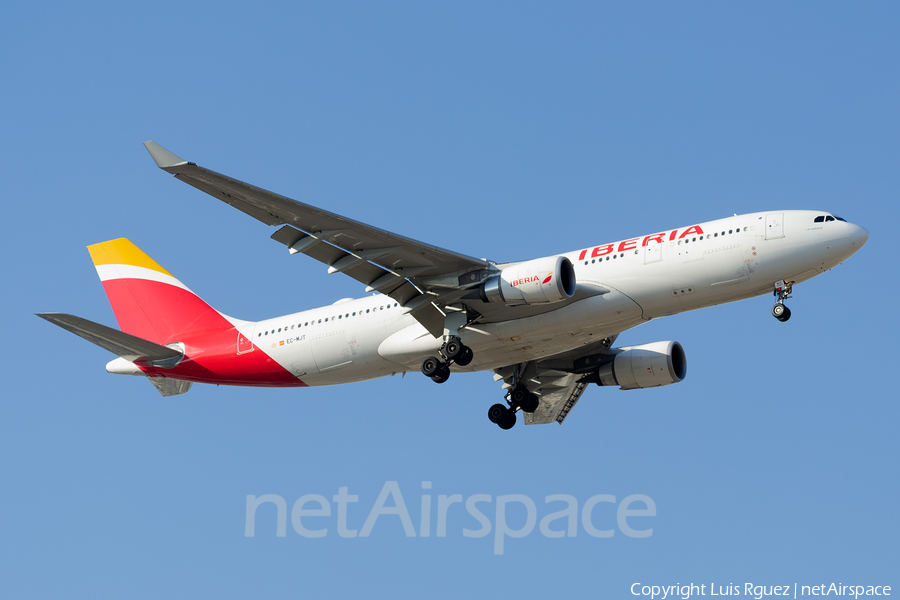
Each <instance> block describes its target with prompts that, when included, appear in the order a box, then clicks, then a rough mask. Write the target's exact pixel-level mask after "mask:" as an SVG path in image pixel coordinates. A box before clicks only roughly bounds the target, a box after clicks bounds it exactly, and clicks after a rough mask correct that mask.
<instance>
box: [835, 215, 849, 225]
mask: <svg viewBox="0 0 900 600" xmlns="http://www.w3.org/2000/svg"><path fill="white" fill-rule="evenodd" d="M834 218H835V219H837V220H838V221H843V222H844V223H846V222H847V219H842V218H840V217H839V216H837V215H834Z"/></svg>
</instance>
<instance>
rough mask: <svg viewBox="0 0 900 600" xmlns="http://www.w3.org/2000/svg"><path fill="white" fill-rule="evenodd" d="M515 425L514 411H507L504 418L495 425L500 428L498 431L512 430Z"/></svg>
mask: <svg viewBox="0 0 900 600" xmlns="http://www.w3.org/2000/svg"><path fill="white" fill-rule="evenodd" d="M515 424H516V411H514V410H507V411H506V418H505V419H503V420H502V421H500V422H499V423H497V425H499V426H500V429H512V428H513V425H515Z"/></svg>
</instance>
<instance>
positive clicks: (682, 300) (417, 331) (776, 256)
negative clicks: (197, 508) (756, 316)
mask: <svg viewBox="0 0 900 600" xmlns="http://www.w3.org/2000/svg"><path fill="white" fill-rule="evenodd" d="M144 145H145V146H146V148H147V150H148V151H149V152H150V155H151V156H152V157H153V159H154V161H155V162H156V164H157V166H159V167H160V168H161V169H163V170H164V171H167V172H169V173H172V174H173V175H175V177H176V178H178V179H180V180H182V181H184V182H185V183H188V184H190V185H192V186H194V187H195V188H197V189H199V190H201V191H203V192H206V193H207V194H210V195H211V196H214V197H215V198H218V199H219V200H222V201H223V202H225V203H226V204H230V205H231V206H233V207H235V208H237V209H238V210H241V211H243V212H244V213H246V214H248V215H250V216H251V217H253V218H255V219H258V220H259V221H262V222H263V223H265V224H267V225H271V226H278V229H277V230H276V231H275V232H274V233H273V234H272V236H271V237H272V239H274V240H275V241H277V242H279V243H281V244H283V245H284V246H285V247H286V249H287V250H288V251H290V252H291V253H292V254H305V255H306V256H309V257H311V258H313V259H315V260H318V261H320V262H322V263H324V264H325V265H327V267H328V273H343V274H345V275H347V276H349V277H352V278H353V279H355V280H357V281H359V282H360V283H362V284H363V285H365V286H366V292H367V293H368V294H369V295H367V296H365V297H363V298H359V299H349V298H348V299H343V300H339V301H337V302H335V303H334V304H332V305H330V306H324V307H321V308H313V309H309V310H304V311H301V312H297V313H293V314H290V315H285V316H281V317H275V318H272V319H266V320H263V321H255V322H251V321H242V320H240V319H235V318H232V317H229V316H226V315H224V314H222V313H220V312H218V311H216V310H215V309H214V308H212V307H211V306H210V305H209V304H207V303H206V302H205V301H203V300H202V299H200V298H199V297H198V296H197V295H196V294H194V293H193V292H191V290H190V289H188V288H187V287H186V286H185V285H184V284H182V283H181V282H180V281H179V280H178V279H176V278H175V277H174V276H173V275H172V274H171V273H169V272H168V271H167V270H166V269H164V268H163V267H162V266H160V265H159V264H157V263H156V262H155V261H154V260H153V259H151V258H150V257H149V256H148V255H146V254H145V253H144V252H142V251H141V250H140V249H138V248H137V246H135V245H134V244H132V243H131V242H130V241H128V240H126V239H116V240H111V241H107V242H102V243H99V244H95V245H92V246H89V247H88V250H89V251H90V255H91V258H92V260H93V262H94V265H95V266H96V268H97V273H98V275H99V276H100V280H101V281H102V282H103V287H104V289H105V291H106V294H107V296H108V298H109V301H110V304H111V305H112V308H113V311H114V313H115V316H116V320H117V321H118V323H119V327H120V330H119V329H114V328H111V327H107V326H104V325H101V324H98V323H94V322H91V321H88V320H86V319H82V318H80V317H76V316H73V315H68V314H62V313H39V316H41V317H43V318H44V319H46V320H48V321H50V322H52V323H54V324H56V325H59V326H60V327H63V328H64V329H67V330H69V331H71V332H73V333H75V334H77V335H79V336H81V337H83V338H85V339H87V340H88V341H90V342H93V343H94V344H97V345H98V346H100V347H102V348H105V349H106V350H109V351H111V352H112V353H114V354H115V355H117V356H118V358H116V359H114V360H112V361H111V362H110V363H109V364H108V365H107V366H106V370H107V371H108V372H110V373H118V374H126V375H138V376H142V377H146V378H148V379H149V381H150V382H151V383H152V384H153V385H154V386H156V388H157V389H158V390H159V392H160V393H162V394H163V395H164V396H171V395H176V394H183V393H185V392H187V391H188V390H189V389H190V388H191V385H192V383H212V384H221V385H242V386H263V387H305V386H319V385H333V384H339V383H349V382H355V381H362V380H367V379H373V378H375V377H383V376H386V375H392V374H396V373H406V372H410V371H421V372H422V373H424V375H425V376H427V377H429V378H431V379H432V380H434V381H435V382H436V383H444V382H446V381H447V380H448V378H449V377H450V374H451V373H452V372H465V371H486V370H491V371H493V372H494V373H495V375H494V379H495V380H497V381H502V382H503V383H502V387H503V389H504V390H505V391H504V394H505V397H504V399H503V401H502V402H498V403H496V404H494V405H493V406H491V407H490V408H489V410H488V418H489V419H490V420H491V421H492V422H493V423H495V424H497V425H498V426H499V427H500V428H502V429H510V428H511V427H513V425H515V423H516V420H517V417H516V415H517V414H519V413H521V414H522V415H523V420H524V422H525V423H526V424H538V423H551V422H554V421H555V422H557V423H562V422H563V421H564V420H565V419H566V417H567V416H568V415H569V413H570V412H571V410H572V408H573V407H574V406H575V403H576V402H577V401H578V399H579V398H580V397H581V395H582V393H583V392H584V390H585V388H586V387H587V386H588V384H590V383H596V384H599V385H601V386H615V387H619V388H621V389H626V390H630V389H639V388H649V387H658V386H664V385H669V384H673V383H678V382H680V381H682V380H683V379H684V377H685V375H686V373H687V360H686V357H685V353H684V349H683V348H682V347H681V345H680V344H679V343H678V342H674V341H663V342H654V343H650V344H643V345H636V346H624V347H614V346H613V344H614V342H615V340H616V338H617V336H618V335H619V334H621V333H622V332H624V331H626V330H628V329H631V328H632V327H635V326H637V325H640V324H641V323H645V322H647V321H649V320H651V319H656V318H659V317H664V316H667V315H674V314H677V313H682V312H685V311H689V310H695V309H698V308H704V307H707V306H714V305H717V304H723V303H725V302H734V301H736V300H742V299H745V298H752V297H754V296H760V295H765V294H774V296H775V299H776V301H775V305H774V306H773V307H772V315H773V316H774V317H775V318H776V319H778V320H779V321H787V320H788V319H789V318H790V316H791V312H790V310H789V309H788V307H787V306H786V304H785V300H786V299H788V298H789V297H790V294H791V291H792V287H793V286H794V285H796V284H797V283H800V282H802V281H805V280H807V279H810V278H812V277H815V276H816V275H819V274H821V273H824V272H825V271H827V270H829V269H831V268H832V267H834V266H836V265H838V264H840V263H841V262H843V261H844V260H846V259H847V258H849V257H850V256H851V255H853V254H854V253H855V252H856V251H858V250H859V249H860V248H861V247H862V246H863V245H864V244H865V243H866V241H867V240H868V238H869V234H868V232H867V231H866V230H865V229H863V228H862V227H860V226H858V225H854V224H852V223H849V222H847V221H845V220H844V219H842V218H841V217H839V216H837V215H834V214H832V213H829V212H826V211H810V210H772V211H767V212H760V213H753V214H746V215H735V216H732V217H727V218H724V219H718V220H715V221H708V222H706V223H696V224H689V225H685V226H681V227H676V228H674V229H668V230H666V231H660V232H651V233H649V234H647V235H642V236H638V237H634V238H631V239H627V240H620V241H616V242H611V243H609V242H604V243H602V244H598V245H596V246H591V247H588V248H579V249H576V250H572V251H569V252H564V253H562V254H558V255H554V256H547V257H543V258H536V259H533V260H526V261H521V262H508V263H498V262H493V261H490V260H484V259H479V258H473V257H470V256H466V255H464V254H459V253H457V252H454V251H451V250H445V249H443V248H437V247H435V246H431V245H429V244H425V243H422V242H418V241H416V240H413V239H409V238H406V237H403V236H400V235H397V234H395V233H391V232H388V231H384V230H381V229H378V228H376V227H372V226H370V225H366V224H364V223H359V222H357V221H354V220H352V219H348V218H346V217H343V216H340V215H337V214H333V213H331V212H328V211H325V210H322V209H320V208H316V207H314V206H310V205H308V204H304V203H301V202H297V201H294V200H291V199H289V198H285V197H284V196H280V195H278V194H274V193H271V192H268V191H265V190H263V189H261V188H258V187H255V186H252V185H249V184H246V183H243V182H241V181H238V180H236V179H233V178H231V177H227V176H224V175H221V174H219V173H216V172H213V171H210V170H208V169H205V168H203V167H200V166H197V165H196V164H194V163H192V162H187V161H185V160H182V159H181V158H179V157H177V156H175V155H174V154H172V153H171V152H169V151H167V150H165V149H164V148H162V147H161V146H159V145H158V144H156V143H154V142H147V143H145V144H144Z"/></svg>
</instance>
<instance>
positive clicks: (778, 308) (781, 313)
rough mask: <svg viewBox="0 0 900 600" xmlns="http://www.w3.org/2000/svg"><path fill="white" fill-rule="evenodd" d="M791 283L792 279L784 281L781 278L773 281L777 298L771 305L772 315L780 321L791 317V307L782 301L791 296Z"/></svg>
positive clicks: (792, 283)
mask: <svg viewBox="0 0 900 600" xmlns="http://www.w3.org/2000/svg"><path fill="white" fill-rule="evenodd" d="M793 285H794V282H793V281H788V282H785V281H784V280H783V279H782V280H780V281H776V282H775V296H777V298H778V300H777V301H776V302H775V306H773V307H772V316H773V317H775V318H776V319H778V320H779V321H781V322H782V323H784V322H785V321H787V320H788V319H790V318H791V309H789V308H788V307H787V306H786V305H785V304H784V301H785V300H787V299H788V298H790V297H791V289H792V288H793Z"/></svg>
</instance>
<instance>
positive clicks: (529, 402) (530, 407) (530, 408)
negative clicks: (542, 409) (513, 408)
mask: <svg viewBox="0 0 900 600" xmlns="http://www.w3.org/2000/svg"><path fill="white" fill-rule="evenodd" d="M540 405H541V400H540V398H538V397H537V396H536V395H535V394H532V393H530V392H529V394H528V397H527V398H526V399H525V402H524V403H523V404H520V405H519V406H520V407H521V409H522V412H527V413H533V412H534V411H536V410H537V409H538V406H540Z"/></svg>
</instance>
